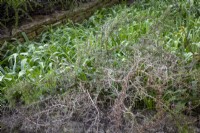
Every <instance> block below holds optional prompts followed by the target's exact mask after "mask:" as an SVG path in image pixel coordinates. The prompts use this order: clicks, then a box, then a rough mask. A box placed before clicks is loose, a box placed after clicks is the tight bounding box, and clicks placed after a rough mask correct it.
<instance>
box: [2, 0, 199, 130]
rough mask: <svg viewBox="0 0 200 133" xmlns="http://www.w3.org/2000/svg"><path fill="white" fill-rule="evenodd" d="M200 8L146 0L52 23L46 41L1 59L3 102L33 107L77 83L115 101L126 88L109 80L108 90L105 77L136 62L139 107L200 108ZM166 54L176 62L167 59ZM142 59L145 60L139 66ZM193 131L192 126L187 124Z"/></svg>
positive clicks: (21, 46) (134, 95)
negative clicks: (82, 18)
mask: <svg viewBox="0 0 200 133" xmlns="http://www.w3.org/2000/svg"><path fill="white" fill-rule="evenodd" d="M141 3H142V4H141ZM199 9H200V8H199V4H198V2H194V3H187V2H185V1H177V2H175V3H173V2H169V1H154V2H152V1H139V2H135V4H134V5H133V6H131V7H126V6H124V5H118V6H114V7H112V8H109V9H102V10H99V11H97V12H96V13H95V14H94V15H93V16H92V17H90V19H89V20H88V21H84V22H83V23H82V24H75V23H73V22H68V23H67V24H66V25H63V26H60V27H57V28H55V29H52V28H49V30H48V31H47V32H45V33H44V34H43V35H42V36H41V38H40V40H39V41H38V42H36V41H30V40H29V39H28V38H27V37H26V36H25V35H24V37H25V40H26V42H25V43H23V44H21V43H20V42H16V43H18V46H17V47H15V48H14V49H13V50H12V53H13V54H12V55H10V56H8V57H7V58H6V59H5V60H4V61H1V62H0V65H1V67H0V81H1V83H0V86H1V89H0V96H1V99H0V102H1V103H2V104H5V103H6V102H8V103H9V104H11V105H15V104H16V103H25V104H30V103H32V102H35V101H38V100H42V99H43V98H45V97H48V96H49V95H59V94H62V93H65V92H67V91H70V90H72V89H77V84H78V85H82V84H84V85H87V86H88V87H87V89H88V91H89V92H91V93H95V94H96V93H98V95H99V98H102V99H104V100H105V101H106V100H108V99H109V101H111V102H113V101H114V100H115V98H116V97H117V96H118V93H116V92H115V91H121V90H122V89H123V86H122V85H121V84H120V83H118V81H116V82H109V83H108V84H109V87H108V88H106V89H103V86H100V85H99V82H103V81H104V80H105V70H107V71H108V72H107V73H108V75H107V77H106V78H108V79H109V78H110V80H115V77H117V78H119V79H120V78H121V77H124V75H125V74H124V73H127V71H128V70H129V69H130V68H131V67H132V66H131V65H136V66H135V69H136V68H137V69H136V70H135V69H134V72H133V76H132V77H131V78H133V80H134V81H138V82H139V83H140V84H141V86H142V87H143V88H142V87H141V88H137V89H138V90H137V91H136V92H134V91H133V92H129V91H127V93H128V94H129V95H131V96H130V97H131V98H130V99H129V100H132V101H133V103H131V109H132V108H136V109H137V108H140V109H144V108H145V109H154V110H156V107H157V104H158V103H161V102H162V104H163V108H164V110H165V111H169V112H170V113H172V114H173V115H174V114H175V115H176V114H182V113H183V112H184V111H186V110H189V108H193V109H195V108H196V107H198V106H199V104H200V101H199V96H200V95H199V91H200V90H199V86H200V83H199V81H200V75H199V70H200V68H199V59H198V58H196V56H197V57H198V56H199V54H200V45H199V43H200V37H199V35H200V18H199ZM139 46H140V47H139ZM138 47H139V48H138ZM160 47H161V48H162V49H161V50H160V51H159V48H160ZM162 50H163V51H162ZM138 51H139V52H138ZM165 52H168V53H170V54H166V53H165ZM135 53H137V54H138V55H137V56H136V55H135ZM147 53H148V54H149V56H152V57H153V59H154V60H153V59H152V62H151V60H150V58H149V57H148V56H141V55H145V54H147ZM165 54H166V55H165ZM164 55H165V58H170V59H171V60H172V62H165V61H166V60H165V59H162V58H164V57H163V56H164ZM137 57H141V59H140V58H139V59H138V60H140V61H139V63H138V62H136V60H137V59H136V58H137ZM143 58H144V59H143ZM145 58H146V60H145ZM174 58H177V60H175V61H176V62H173V59H174ZM148 59H149V62H150V64H148V63H149V62H148ZM144 60H145V61H144ZM167 61H169V60H167ZM162 62H164V63H163V64H165V65H164V66H166V67H168V66H169V68H167V70H166V73H165V72H163V71H164V70H163V68H162V66H159V65H160V64H161V63H162ZM137 63H138V64H137ZM151 63H152V64H151ZM156 63H157V64H156ZM159 63H160V64H159ZM183 65H184V66H183ZM171 66H172V68H171ZM173 66H174V67H173ZM161 68H162V70H163V71H161V74H160V75H159V72H160V69H161ZM127 69H128V70H127ZM168 69H169V70H168ZM118 71H120V72H121V71H122V72H124V71H125V72H124V73H122V72H121V73H120V72H119V73H117V72H118ZM109 74H110V75H109ZM131 74H132V73H131ZM164 74H166V75H167V76H166V77H167V78H166V79H164V78H163V77H162V76H163V75H164ZM131 81H132V80H130V84H131ZM138 82H136V83H134V84H137V83H138ZM68 84H70V86H68ZM94 84H95V85H96V86H95V85H94ZM127 84H129V82H128V83H127ZM98 85H99V86H98ZM158 85H161V87H160V86H158ZM91 86H95V87H94V88H92V87H91ZM105 86H106V85H105ZM159 87H160V88H159ZM91 88H92V89H91ZM113 88H114V89H113ZM130 88H131V87H130ZM132 88H134V86H133V87H132ZM144 88H145V89H144ZM90 89H91V90H90ZM142 89H144V90H142ZM158 92H160V93H161V94H159V93H158ZM158 95H159V96H160V97H159V98H157V97H158ZM107 97H109V98H108V99H106V98H107ZM159 100H160V101H159ZM172 105H174V107H172V108H170V107H171V106H172ZM189 105H190V106H191V107H190V106H189ZM189 111H191V110H189ZM194 112H195V111H194ZM195 113H197V112H195ZM195 115H196V114H195ZM186 130H187V126H185V127H184V128H182V129H180V131H184V132H185V131H186Z"/></svg>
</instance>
